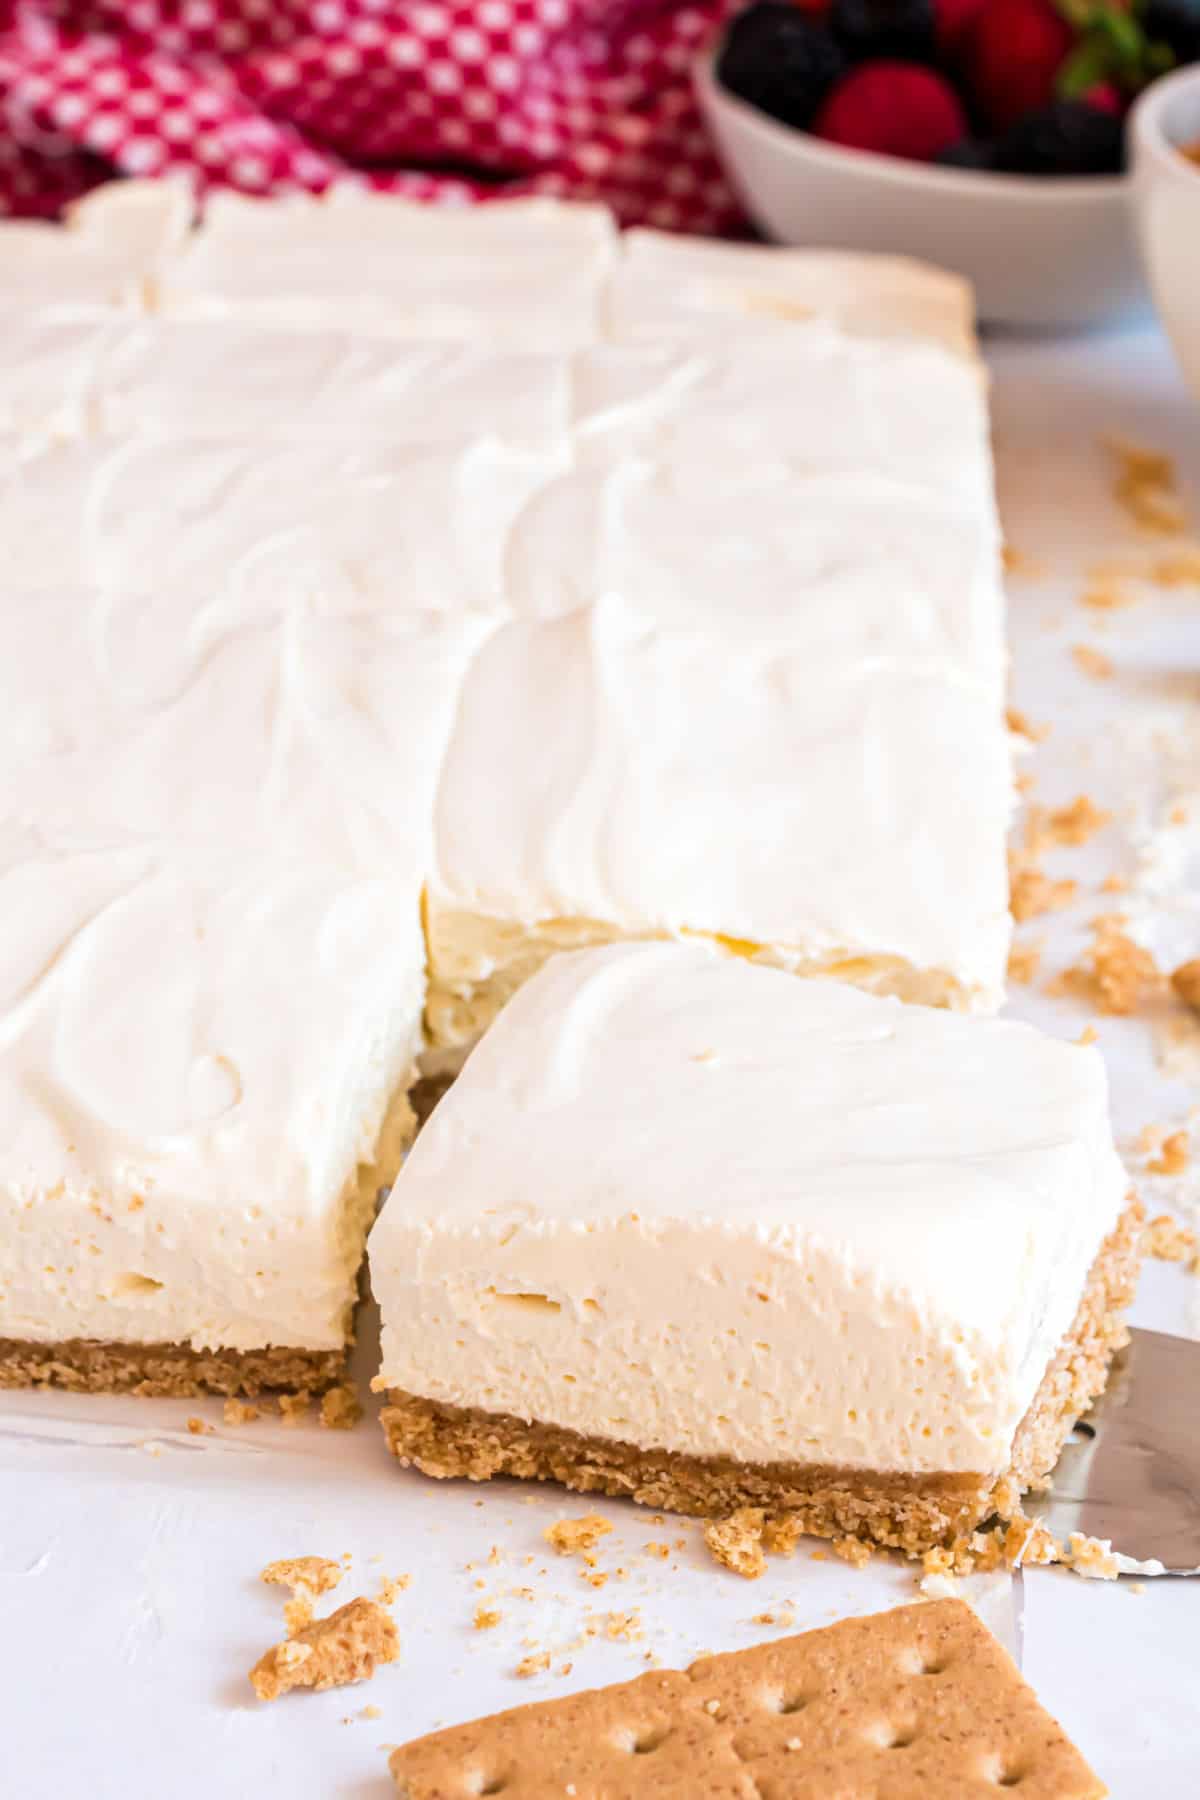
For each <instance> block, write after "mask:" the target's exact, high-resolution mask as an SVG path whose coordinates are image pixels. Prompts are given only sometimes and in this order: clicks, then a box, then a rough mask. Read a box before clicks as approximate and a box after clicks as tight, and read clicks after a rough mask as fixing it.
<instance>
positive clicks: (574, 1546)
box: [542, 1513, 612, 1556]
mask: <svg viewBox="0 0 1200 1800" xmlns="http://www.w3.org/2000/svg"><path fill="white" fill-rule="evenodd" d="M611 1530H612V1526H611V1525H610V1524H609V1522H608V1520H607V1519H602V1518H601V1517H600V1514H599V1513H585V1515H584V1516H583V1518H582V1519H557V1520H555V1522H554V1524H553V1525H547V1526H546V1529H545V1530H544V1531H543V1532H542V1536H543V1537H544V1538H545V1540H546V1542H547V1543H548V1544H551V1545H553V1547H554V1549H555V1550H557V1552H558V1554H559V1555H560V1556H576V1555H578V1554H579V1553H580V1552H581V1551H584V1550H591V1549H592V1548H593V1546H594V1545H596V1544H598V1543H599V1542H600V1539H601V1538H602V1537H607V1536H608V1534H609V1532H610V1531H611Z"/></svg>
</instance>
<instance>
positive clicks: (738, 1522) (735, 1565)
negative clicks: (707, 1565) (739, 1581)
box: [704, 1506, 767, 1581]
mask: <svg viewBox="0 0 1200 1800" xmlns="http://www.w3.org/2000/svg"><path fill="white" fill-rule="evenodd" d="M764 1521H765V1515H764V1513H763V1511H762V1509H761V1507H757V1506H742V1507H739V1508H738V1510H737V1511H736V1512H733V1513H730V1515H729V1517H728V1518H727V1519H710V1520H709V1522H708V1524H707V1525H705V1527H704V1541H705V1543H706V1544H707V1545H708V1548H709V1550H710V1552H711V1553H712V1555H713V1556H714V1557H715V1558H716V1560H717V1561H718V1562H719V1563H721V1564H722V1565H723V1567H725V1568H726V1569H732V1570H733V1572H734V1574H735V1575H741V1576H744V1578H745V1579H746V1580H747V1581H756V1580H757V1579H758V1577H759V1576H760V1575H761V1574H762V1573H763V1571H764V1570H765V1569H766V1566H767V1559H766V1556H765V1555H764V1554H763V1544H762V1539H763V1525H764Z"/></svg>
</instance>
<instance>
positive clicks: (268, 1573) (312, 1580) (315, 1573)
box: [259, 1556, 343, 1594]
mask: <svg viewBox="0 0 1200 1800" xmlns="http://www.w3.org/2000/svg"><path fill="white" fill-rule="evenodd" d="M342 1573H343V1570H342V1566H341V1564H340V1563H336V1562H332V1561H331V1560H330V1558H329V1557H328V1556H285V1557H283V1558H282V1559H281V1560H280V1561H279V1562H273V1563H268V1564H267V1566H266V1568H265V1569H264V1570H263V1572H262V1574H261V1575H260V1576H259V1580H260V1581H266V1582H268V1583H270V1584H271V1585H273V1586H275V1587H286V1588H291V1589H292V1591H293V1593H298V1592H300V1591H301V1590H303V1591H304V1592H305V1593H308V1594H327V1593H329V1591H330V1589H331V1588H335V1587H336V1586H337V1584H338V1582H339V1581H340V1580H341V1579H342Z"/></svg>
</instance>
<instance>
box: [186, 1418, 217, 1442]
mask: <svg viewBox="0 0 1200 1800" xmlns="http://www.w3.org/2000/svg"><path fill="white" fill-rule="evenodd" d="M187 1428H188V1430H189V1431H190V1432H191V1434H192V1436H193V1437H208V1436H209V1435H210V1433H211V1432H212V1426H211V1425H206V1424H205V1422H204V1420H203V1419H198V1418H197V1417H196V1416H195V1414H194V1413H193V1415H192V1417H191V1418H190V1419H189V1420H188V1422H187Z"/></svg>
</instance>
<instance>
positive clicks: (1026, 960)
mask: <svg viewBox="0 0 1200 1800" xmlns="http://www.w3.org/2000/svg"><path fill="white" fill-rule="evenodd" d="M1041 960H1042V946H1041V944H1014V945H1013V947H1012V949H1011V950H1010V951H1009V953H1008V979H1009V980H1010V981H1016V982H1020V983H1022V984H1023V985H1028V983H1029V982H1031V981H1033V979H1034V978H1035V976H1036V975H1037V972H1038V968H1039V966H1040V964H1041Z"/></svg>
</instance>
